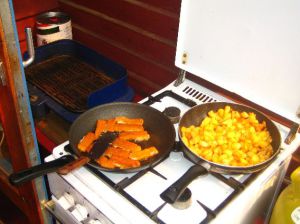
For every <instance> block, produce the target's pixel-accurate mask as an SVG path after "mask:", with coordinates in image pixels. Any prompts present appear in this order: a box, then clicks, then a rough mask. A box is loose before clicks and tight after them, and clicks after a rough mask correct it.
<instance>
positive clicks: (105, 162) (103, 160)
mask: <svg viewBox="0 0 300 224" xmlns="http://www.w3.org/2000/svg"><path fill="white" fill-rule="evenodd" d="M96 162H97V163H98V164H100V166H102V167H105V168H108V169H114V168H116V166H115V163H114V161H113V160H111V159H109V158H107V157H106V156H100V158H99V159H98V160H96Z"/></svg>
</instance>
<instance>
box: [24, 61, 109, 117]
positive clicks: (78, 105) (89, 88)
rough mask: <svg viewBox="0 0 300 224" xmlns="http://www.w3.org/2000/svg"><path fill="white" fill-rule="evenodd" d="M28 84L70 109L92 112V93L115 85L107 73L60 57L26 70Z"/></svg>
mask: <svg viewBox="0 0 300 224" xmlns="http://www.w3.org/2000/svg"><path fill="white" fill-rule="evenodd" d="M25 73H26V78H27V80H28V81H29V82H30V83H32V84H33V85H35V86H36V87H38V88H39V89H41V90H42V91H43V92H44V93H46V94H47V95H49V96H50V97H52V98H53V99H54V100H56V101H57V102H58V103H60V104H61V105H63V106H64V107H65V108H66V109H68V110H69V111H72V112H76V113H81V112H84V111H86V110H87V109H88V105H87V101H88V97H89V95H90V94H91V93H93V92H95V91H96V90H99V89H101V88H103V87H105V86H107V85H109V84H111V83H113V82H114V80H113V79H111V78H110V77H108V76H107V75H105V74H104V73H103V72H101V71H98V70H96V69H95V68H93V67H92V66H91V65H88V64H87V63H85V62H83V61H80V60H79V59H77V58H75V57H72V56H70V55H60V56H55V57H52V58H49V59H47V60H45V61H43V62H40V63H37V64H34V65H32V66H29V67H27V68H26V69H25Z"/></svg>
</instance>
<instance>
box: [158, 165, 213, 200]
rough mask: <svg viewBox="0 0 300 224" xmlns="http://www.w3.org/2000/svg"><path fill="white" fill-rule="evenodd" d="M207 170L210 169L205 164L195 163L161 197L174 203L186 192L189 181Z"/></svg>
mask: <svg viewBox="0 0 300 224" xmlns="http://www.w3.org/2000/svg"><path fill="white" fill-rule="evenodd" d="M207 172H208V171H207V170H206V169H205V168H204V167H203V166H199V165H194V166H192V167H190V168H189V169H188V170H187V171H186V172H185V174H183V175H182V176H181V177H180V178H179V179H178V180H177V181H176V182H175V183H173V184H172V185H171V186H170V187H168V188H167V189H166V190H165V191H164V192H163V193H161V194H160V197H161V198H162V199H163V200H164V201H166V202H168V203H170V204H173V203H174V202H175V201H176V200H177V199H178V198H179V196H180V195H181V194H182V193H183V192H184V190H185V188H186V187H187V186H188V185H189V183H191V182H192V181H193V180H194V179H195V178H196V177H198V176H200V175H204V174H207Z"/></svg>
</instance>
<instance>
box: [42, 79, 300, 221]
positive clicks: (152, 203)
mask: <svg viewBox="0 0 300 224" xmlns="http://www.w3.org/2000/svg"><path fill="white" fill-rule="evenodd" d="M166 90H171V91H173V92H175V93H177V94H178V95H180V96H182V97H184V98H187V99H191V100H193V101H194V102H196V103H197V104H200V103H203V101H205V102H209V101H227V102H229V100H228V99H226V98H224V97H222V96H220V95H217V94H216V93H214V92H212V91H210V90H208V89H206V88H204V87H202V86H200V85H198V84H196V83H194V82H191V81H189V80H185V82H184V83H183V84H181V85H180V86H178V87H174V85H173V83H171V84H170V85H168V86H167V87H165V88H164V89H162V90H160V91H159V92H157V93H155V94H153V96H156V95H158V94H160V93H163V92H164V91H166ZM146 100H147V99H145V100H143V101H142V102H141V103H143V102H145V101H146ZM151 106H153V107H155V108H156V109H158V110H160V111H163V110H164V109H165V108H166V107H169V106H176V107H178V108H180V110H181V115H182V114H183V113H184V112H185V111H186V110H188V109H189V107H188V106H186V105H185V104H182V103H179V102H178V101H177V100H175V99H173V98H171V97H168V96H166V97H164V98H162V99H161V102H155V103H154V104H152V105H151ZM277 125H278V128H279V130H280V132H281V135H282V138H283V139H284V138H285V137H286V136H287V133H288V131H289V130H288V129H287V128H286V127H284V126H282V125H279V124H277ZM175 128H176V130H177V125H175ZM176 138H177V140H178V136H177V137H176ZM67 144H68V142H65V143H64V144H62V145H60V146H58V147H56V148H55V149H54V150H53V154H52V155H51V156H49V157H47V158H46V161H50V160H52V159H55V158H59V157H61V156H62V155H64V154H67V152H65V151H64V146H65V145H67ZM299 144H300V138H299V136H297V138H296V139H295V140H294V141H293V142H292V144H291V145H286V144H284V143H283V144H282V148H283V150H282V152H281V153H280V154H279V156H278V158H277V159H276V160H275V161H274V162H273V163H272V164H271V165H270V166H268V168H266V169H265V170H264V171H261V172H260V173H259V174H257V175H256V174H255V176H254V177H253V176H251V175H249V174H247V175H223V177H225V178H227V179H231V180H232V178H233V179H234V180H236V181H239V182H240V184H238V186H236V185H234V184H237V182H236V181H234V180H232V182H233V185H228V184H226V183H224V182H223V181H221V180H220V179H218V178H216V177H215V176H213V175H212V174H208V175H205V176H200V177H198V178H196V179H195V180H194V181H193V182H192V183H191V184H190V185H189V186H188V188H189V189H190V190H191V192H192V203H191V206H190V207H189V208H187V209H184V210H179V209H176V208H174V207H173V206H171V205H170V204H166V203H165V202H164V201H163V200H162V199H161V198H160V194H161V193H162V192H163V191H164V190H165V189H166V188H168V187H169V186H170V185H171V184H172V183H173V182H175V181H176V180H177V179H179V177H180V176H182V175H183V174H184V173H185V172H186V171H187V169H188V168H190V167H191V166H192V165H193V163H192V162H190V161H189V160H187V159H186V158H185V157H183V154H182V152H171V153H170V156H169V157H168V158H167V159H165V160H164V161H162V162H161V163H159V164H158V165H156V166H155V167H154V171H153V170H149V171H145V173H144V174H143V175H140V177H139V178H138V179H136V180H135V181H131V180H132V179H133V178H135V177H136V175H137V174H136V173H130V174H116V173H109V172H102V171H101V172H100V171H98V172H100V173H101V176H100V177H98V176H97V175H95V174H94V173H93V172H91V171H90V170H89V169H87V168H86V167H82V168H80V169H77V170H75V171H73V172H71V173H69V174H68V175H65V176H62V177H63V178H64V179H65V180H66V181H67V182H69V183H70V184H71V185H72V186H73V187H74V188H75V189H76V190H78V191H79V192H81V194H83V195H84V197H85V198H86V199H87V200H89V201H90V202H91V203H92V204H93V205H95V206H96V207H97V208H98V209H99V210H100V211H102V213H104V214H105V215H106V216H107V217H108V218H109V219H110V220H111V221H112V222H114V223H152V222H154V221H155V222H162V223H172V224H175V223H183V222H185V223H189V224H190V223H201V222H205V220H206V219H207V218H208V216H210V215H212V213H210V212H211V211H215V213H216V214H217V216H216V217H215V218H214V219H211V222H212V223H213V222H215V223H222V221H224V220H231V223H234V222H233V221H232V217H235V222H236V223H239V222H240V221H242V220H244V219H245V216H246V214H247V213H246V212H247V211H250V210H251V209H252V207H253V206H254V204H255V201H256V199H257V197H259V195H255V194H263V193H262V192H263V191H264V190H265V189H267V188H269V187H270V186H269V185H270V184H271V183H272V177H273V176H274V173H275V172H277V171H278V169H279V167H280V166H281V165H282V164H283V162H284V161H286V160H288V159H289V158H290V155H291V154H292V153H293V152H294V151H295V150H296V149H297V146H299ZM156 172H157V173H159V174H160V175H157V174H156ZM103 177H104V178H105V179H108V182H109V183H107V182H105V181H104V180H103ZM248 179H253V181H251V182H250V183H247V184H244V183H245V182H246V181H247V180H248ZM270 181H271V182H270ZM232 182H231V183H232ZM234 186H235V187H234ZM241 186H242V188H243V187H244V186H245V189H243V190H241V189H242V188H240V187H241ZM120 188H121V190H120ZM240 190H241V191H240ZM236 195H237V196H236ZM233 196H234V197H233ZM231 197H233V199H230V198H231ZM228 198H229V199H228ZM224 201H226V205H225V206H224V208H223V209H222V210H220V211H219V208H218V207H220V206H221V207H222V205H223V202H224ZM227 201H228V203H227ZM199 202H200V203H199ZM200 204H204V205H205V206H206V207H208V209H204V207H203V206H201V205H200ZM236 209H239V210H241V211H243V212H239V213H237V212H236ZM208 213H209V215H208ZM150 217H154V218H153V219H151V218H150Z"/></svg>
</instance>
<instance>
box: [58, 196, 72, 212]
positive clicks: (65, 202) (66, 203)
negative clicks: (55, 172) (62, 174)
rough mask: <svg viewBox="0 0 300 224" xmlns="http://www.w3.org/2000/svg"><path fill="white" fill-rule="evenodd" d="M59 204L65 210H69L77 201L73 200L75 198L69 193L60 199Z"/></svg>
mask: <svg viewBox="0 0 300 224" xmlns="http://www.w3.org/2000/svg"><path fill="white" fill-rule="evenodd" d="M58 203H59V204H60V205H61V206H62V207H63V208H64V209H65V210H68V209H70V208H71V207H73V206H74V205H75V200H74V198H73V196H72V195H71V194H70V193H68V192H65V193H64V194H63V195H62V196H61V197H60V198H59V199H58Z"/></svg>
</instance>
